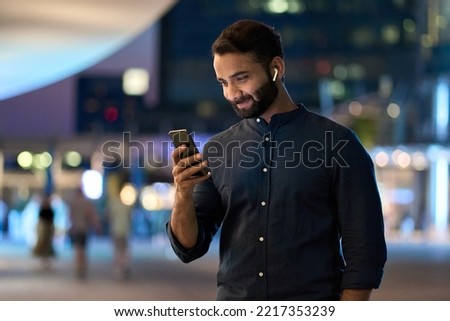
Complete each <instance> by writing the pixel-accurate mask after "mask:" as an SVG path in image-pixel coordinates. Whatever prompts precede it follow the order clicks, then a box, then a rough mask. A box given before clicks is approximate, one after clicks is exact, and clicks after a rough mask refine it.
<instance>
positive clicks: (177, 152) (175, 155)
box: [171, 145, 187, 165]
mask: <svg viewBox="0 0 450 321" xmlns="http://www.w3.org/2000/svg"><path fill="white" fill-rule="evenodd" d="M186 149H187V146H186V145H181V146H179V147H177V148H175V149H174V150H173V151H172V153H171V157H172V161H173V164H174V165H176V164H178V162H179V161H180V159H181V155H182V154H183V152H184V151H186Z"/></svg>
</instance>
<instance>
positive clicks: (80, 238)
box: [69, 188, 101, 278]
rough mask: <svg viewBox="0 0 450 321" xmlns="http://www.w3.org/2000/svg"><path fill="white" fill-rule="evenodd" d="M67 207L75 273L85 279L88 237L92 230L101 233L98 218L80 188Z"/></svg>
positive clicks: (92, 205) (94, 209)
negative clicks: (68, 208) (68, 207)
mask: <svg viewBox="0 0 450 321" xmlns="http://www.w3.org/2000/svg"><path fill="white" fill-rule="evenodd" d="M69 206H70V210H69V219H70V228H69V237H70V241H71V243H72V246H73V248H74V250H75V260H74V265H75V273H76V275H77V277H79V278H85V277H86V275H87V268H88V260H87V253H86V249H87V243H88V237H89V234H90V233H91V232H92V230H94V231H95V232H97V233H100V232H101V224H100V218H99V216H98V213H97V210H96V208H95V206H94V204H93V203H92V202H91V201H90V200H88V199H87V198H86V197H85V196H84V194H83V190H82V189H81V188H78V189H77V190H76V192H75V196H74V198H73V199H72V200H71V202H70V205H69Z"/></svg>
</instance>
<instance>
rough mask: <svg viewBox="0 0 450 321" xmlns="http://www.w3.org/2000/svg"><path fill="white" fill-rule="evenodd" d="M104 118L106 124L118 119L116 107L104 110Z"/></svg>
mask: <svg viewBox="0 0 450 321" xmlns="http://www.w3.org/2000/svg"><path fill="white" fill-rule="evenodd" d="M104 116H105V120H106V121H107V122H110V123H112V122H115V121H116V120H117V119H118V118H119V110H118V109H117V107H116V106H109V107H107V108H106V109H105V113H104Z"/></svg>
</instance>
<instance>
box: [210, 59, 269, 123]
mask: <svg viewBox="0 0 450 321" xmlns="http://www.w3.org/2000/svg"><path fill="white" fill-rule="evenodd" d="M214 70H215V72H216V77H217V80H218V81H219V83H220V84H221V85H222V89H223V95H224V97H225V99H227V100H228V101H229V102H230V104H231V105H232V106H233V108H234V110H235V111H236V113H237V114H238V115H239V116H240V117H242V118H250V117H257V116H260V115H262V114H263V113H264V112H265V111H266V110H267V109H268V108H269V107H270V105H271V104H272V102H273V101H274V100H275V98H276V96H277V94H278V88H277V86H276V84H275V82H273V81H272V80H271V79H270V78H271V75H270V74H268V71H267V70H266V69H264V68H263V66H262V65H261V64H260V63H257V62H255V61H254V60H253V59H252V57H251V55H250V54H240V53H229V54H225V55H215V56H214Z"/></svg>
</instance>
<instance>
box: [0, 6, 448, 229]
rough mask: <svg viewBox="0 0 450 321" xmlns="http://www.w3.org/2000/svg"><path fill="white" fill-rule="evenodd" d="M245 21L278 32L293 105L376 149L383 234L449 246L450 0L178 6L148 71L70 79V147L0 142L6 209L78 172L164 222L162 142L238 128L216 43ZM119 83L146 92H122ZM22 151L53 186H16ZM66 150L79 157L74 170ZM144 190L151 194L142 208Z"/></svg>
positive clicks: (67, 184) (71, 182) (61, 187)
mask: <svg viewBox="0 0 450 321" xmlns="http://www.w3.org/2000/svg"><path fill="white" fill-rule="evenodd" d="M241 18H250V19H256V20H260V21H263V22H265V23H267V24H270V25H273V26H274V27H275V28H276V29H278V30H279V31H280V32H281V34H282V38H283V43H284V49H285V60H286V67H287V72H286V85H287V88H288V90H289V91H290V93H291V96H292V98H293V99H294V100H295V101H298V102H302V103H304V104H305V105H306V106H307V107H308V108H309V109H311V110H313V111H316V112H318V113H321V114H324V115H326V116H328V117H331V118H333V119H335V120H336V121H338V122H340V123H342V124H344V125H347V126H349V127H350V128H352V129H354V130H355V131H356V133H357V134H358V135H359V137H360V138H361V140H362V142H363V144H364V145H365V146H366V147H367V149H368V150H369V151H370V153H371V155H372V156H373V159H374V163H375V165H376V169H377V177H378V179H379V183H380V191H381V194H382V198H383V204H384V206H385V217H386V227H387V232H388V234H389V236H391V237H415V236H417V235H419V236H420V237H423V236H425V237H426V238H434V237H435V236H436V235H438V236H439V235H448V226H449V193H450V189H449V160H450V156H449V155H450V150H449V149H448V143H449V130H448V122H449V108H450V99H449V92H450V89H449V88H450V0H423V1H422V0H230V1H210V0H187V1H179V2H178V3H177V4H176V5H175V6H174V7H173V8H172V9H171V10H170V11H169V12H168V13H167V14H165V15H164V16H163V17H162V19H161V20H160V21H159V22H158V23H157V24H155V25H153V26H152V29H151V30H152V33H153V34H154V35H155V34H156V35H157V37H156V39H157V40H156V41H155V40H153V41H152V42H151V46H152V48H153V49H152V50H153V51H154V54H153V55H152V58H151V59H152V60H151V62H150V64H149V65H150V67H148V66H145V65H142V66H140V68H138V69H137V70H130V68H129V67H130V65H129V64H123V68H115V69H114V72H111V71H109V72H108V71H105V70H107V69H105V68H95V67H93V68H90V69H89V70H87V71H85V72H82V73H79V74H77V75H75V76H74V77H72V78H71V80H70V81H71V84H72V88H73V93H74V100H73V102H71V103H72V106H73V110H74V113H73V115H74V117H73V119H72V125H73V127H72V131H71V134H70V135H69V136H70V137H65V138H64V139H60V140H59V139H57V138H55V137H53V140H51V141H49V140H45V139H41V140H39V142H36V143H35V144H33V143H32V142H31V141H30V140H27V139H22V140H18V141H16V142H14V143H11V142H1V143H2V145H0V147H1V148H2V151H3V157H2V158H1V160H2V163H3V165H4V168H5V170H4V172H3V174H1V172H0V183H2V185H3V199H4V201H5V203H6V204H7V205H8V206H9V207H11V206H14V205H13V204H12V202H11V200H12V199H13V198H14V197H13V196H14V195H16V196H17V195H18V193H19V191H21V190H23V189H27V188H28V189H30V188H31V187H33V188H39V187H42V186H43V184H45V182H47V181H48V179H49V177H50V178H51V180H52V182H53V184H54V187H55V188H56V190H57V191H59V192H61V193H63V192H64V191H65V190H69V189H71V188H74V186H75V185H77V184H78V182H79V179H80V177H81V175H82V173H83V172H84V170H87V169H100V171H101V172H102V174H105V173H106V174H108V173H109V172H112V171H118V170H121V171H124V172H126V173H127V176H126V177H128V181H129V183H130V184H131V185H127V186H128V187H130V186H133V188H134V190H135V192H134V193H135V194H136V195H134V196H130V195H132V194H130V193H133V192H132V191H133V190H132V189H128V190H127V191H128V194H127V195H128V196H129V197H132V198H131V199H133V203H134V204H136V208H137V209H138V210H139V212H140V213H147V214H148V213H150V212H152V211H157V210H161V209H163V210H165V211H168V210H169V209H170V195H169V194H170V189H169V188H167V185H154V184H155V183H156V184H158V183H160V182H165V183H167V182H170V181H171V178H170V170H169V169H170V166H169V157H168V155H169V151H170V149H171V145H170V142H169V141H168V139H167V136H166V133H167V132H168V131H169V130H170V129H173V128H188V129H189V130H190V131H194V132H195V133H196V134H197V135H196V139H197V140H198V141H199V142H200V146H201V143H203V142H204V141H205V140H206V139H207V138H208V137H209V136H210V135H212V134H214V133H216V132H219V131H221V130H223V129H225V128H227V127H229V126H230V125H231V124H233V123H234V122H236V121H237V120H238V119H237V117H236V116H235V114H234V112H233V111H232V109H231V108H230V107H229V105H228V103H227V102H226V101H225V100H224V99H223V97H222V91H221V89H220V87H219V85H218V83H217V81H216V79H215V75H214V71H213V68H212V59H211V56H210V45H211V44H212V42H213V41H214V39H215V38H216V37H217V36H218V34H219V33H220V32H221V30H222V29H223V28H224V27H225V26H227V25H229V24H231V23H233V22H234V21H236V20H238V19H241ZM155 46H157V47H156V48H157V49H156V51H155ZM144 47H145V46H144ZM124 50H126V49H124ZM121 55H122V57H126V51H122V54H121ZM113 58H114V57H113ZM113 58H110V60H109V61H110V62H109V63H106V65H114V63H111V62H112V61H114V60H112V59H113ZM125 59H126V58H125ZM119 65H120V64H119ZM104 66H105V62H104ZM116 66H117V64H116ZM131 67H132V66H131ZM149 69H151V71H150V70H149ZM125 72H131V76H130V73H128V76H129V77H131V78H128V81H130V82H131V83H133V82H135V85H136V82H137V87H138V91H133V89H130V87H126V86H124V84H125V79H126V78H127V77H126V74H125ZM133 72H134V74H133ZM130 79H131V80H130ZM133 79H134V80H133ZM136 79H137V80H136ZM139 79H140V80H139ZM139 84H140V85H139ZM142 84H144V85H143V86H142ZM146 84H147V85H149V87H147V86H146ZM139 88H140V89H139ZM130 90H131V91H130ZM149 92H150V93H151V94H149ZM43 141H44V142H43ZM116 143H119V144H118V145H117V144H116ZM24 150H28V151H30V152H32V153H31V154H32V155H35V154H39V155H41V154H43V153H45V152H48V153H49V155H52V156H53V157H54V158H53V159H54V161H53V163H52V164H53V165H52V167H51V168H52V170H51V171H50V172H51V173H52V174H53V175H48V173H49V171H47V170H42V169H41V170H38V171H36V170H33V169H30V168H28V169H26V170H25V173H26V174H27V175H28V177H29V179H27V180H24V183H23V184H21V185H20V186H17V182H18V181H20V179H21V178H19V177H18V176H15V175H19V174H17V173H18V172H20V173H21V174H20V175H22V176H23V175H25V174H24V172H23V171H24V170H23V168H21V167H20V166H19V163H18V161H17V156H18V155H19V154H20V153H21V152H23V151H24ZM68 153H78V154H79V155H80V156H77V157H79V159H80V162H79V164H78V165H77V166H72V167H71V165H70V164H67V161H68V160H69V158H68V157H69V156H67V155H68ZM71 155H77V154H71ZM74 157H75V156H74ZM0 163H1V162H0ZM105 164H107V166H105ZM0 165H1V164H0ZM124 165H125V166H124ZM106 174H105V175H106ZM2 181H3V182H2ZM155 186H156V187H155ZM143 190H145V191H147V192H151V193H150V194H148V195H150V196H149V197H148V198H146V203H143V201H142V198H140V196H139V195H142V194H141V192H142V191H143ZM161 191H166V193H169V194H164V195H163V194H161V193H162V192H161ZM1 196H2V194H0V199H2V197H1ZM133 197H134V198H133ZM128 201H130V199H128ZM99 203H100V206H101V201H99ZM149 204H151V205H150V207H148V206H149ZM158 204H159V205H161V204H164V206H160V207H158V206H159V205H158ZM145 215H146V214H145ZM436 232H437V233H436Z"/></svg>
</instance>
